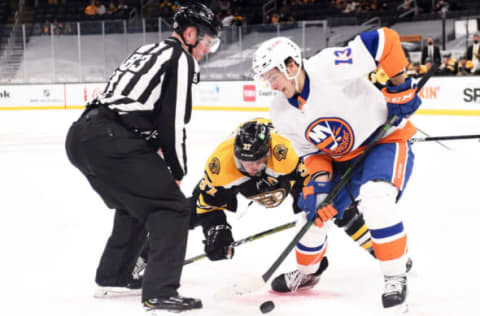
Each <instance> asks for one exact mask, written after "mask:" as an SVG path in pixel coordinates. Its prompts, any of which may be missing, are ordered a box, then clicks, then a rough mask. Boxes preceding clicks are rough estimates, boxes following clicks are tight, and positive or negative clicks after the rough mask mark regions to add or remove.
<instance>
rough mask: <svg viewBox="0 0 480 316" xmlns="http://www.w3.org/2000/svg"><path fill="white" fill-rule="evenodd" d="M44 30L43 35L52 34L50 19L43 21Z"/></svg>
mask: <svg viewBox="0 0 480 316" xmlns="http://www.w3.org/2000/svg"><path fill="white" fill-rule="evenodd" d="M42 32H43V35H50V21H49V20H45V22H43V27H42Z"/></svg>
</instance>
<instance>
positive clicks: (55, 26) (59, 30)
mask: <svg viewBox="0 0 480 316" xmlns="http://www.w3.org/2000/svg"><path fill="white" fill-rule="evenodd" d="M52 30H53V34H55V35H61V34H63V23H61V22H58V21H57V20H55V21H53V23H52Z"/></svg>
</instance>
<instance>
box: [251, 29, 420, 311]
mask: <svg viewBox="0 0 480 316" xmlns="http://www.w3.org/2000/svg"><path fill="white" fill-rule="evenodd" d="M407 64H408V62H407V59H406V58H405V55H404V52H403V49H402V47H401V44H400V39H399V36H398V34H397V33H396V32H395V31H393V30H391V29H389V28H381V29H378V30H375V31H370V32H364V33H362V34H360V35H359V36H357V37H356V38H355V39H354V40H352V41H351V42H349V44H348V46H346V47H341V48H338V47H337V48H326V49H324V50H322V51H321V52H319V53H318V54H317V55H315V56H313V57H311V58H310V59H308V60H303V59H302V56H301V51H300V48H299V47H298V46H297V45H296V44H295V43H294V42H292V41H291V40H290V39H288V38H285V37H277V38H273V39H270V40H268V41H266V42H264V43H262V44H261V46H260V47H259V48H258V49H257V51H256V52H255V55H254V58H253V71H254V72H255V74H256V76H257V77H259V78H261V79H263V80H264V81H265V82H267V83H268V84H269V85H270V86H271V88H272V89H273V90H276V91H278V92H280V93H278V94H277V95H276V96H275V98H274V100H273V101H272V104H271V107H270V116H271V119H272V121H273V124H274V125H275V126H276V127H277V129H278V131H279V133H280V134H281V135H283V136H285V137H287V138H288V139H290V141H291V142H292V144H293V146H294V148H295V150H296V151H297V153H298V154H299V156H301V157H303V158H304V161H305V166H306V168H307V170H308V171H309V173H310V174H311V175H312V180H311V181H310V182H309V184H308V185H307V186H306V187H305V188H304V190H303V193H302V195H301V197H300V199H299V206H300V207H301V208H302V209H303V210H304V211H305V214H306V216H305V217H306V219H305V220H313V218H314V216H315V213H317V214H318V216H317V219H316V220H315V224H314V225H312V227H311V228H310V230H309V231H308V232H307V233H306V234H305V236H304V237H303V238H302V239H301V240H300V242H299V243H298V244H297V246H296V258H297V266H298V269H297V270H295V271H293V272H289V273H285V274H282V275H280V276H278V277H277V278H275V280H274V281H273V282H272V289H273V290H277V286H278V285H279V284H281V285H283V286H287V287H288V288H289V289H290V290H291V291H292V292H293V291H296V290H297V289H299V288H301V287H302V284H304V283H308V280H309V279H310V278H311V275H313V274H314V273H315V272H316V271H317V269H318V268H319V265H320V262H321V260H322V258H323V256H324V255H325V252H326V249H327V235H326V229H325V225H323V223H324V222H326V221H328V220H329V219H331V218H333V217H334V218H337V219H339V218H340V219H341V218H342V216H343V212H344V210H345V208H346V207H347V206H348V205H349V204H350V203H351V202H352V199H355V200H359V201H360V203H359V205H358V208H359V209H360V211H361V212H362V213H363V214H364V216H365V222H366V224H367V226H368V228H369V229H370V231H371V235H372V242H373V247H374V250H375V255H376V258H377V259H378V261H379V263H380V268H381V271H382V272H383V275H384V279H385V290H384V293H383V295H382V303H383V306H384V308H386V309H388V310H389V311H390V310H401V311H405V310H406V294H407V276H406V268H405V267H406V262H407V260H408V257H407V234H406V232H405V229H404V225H403V222H402V216H401V214H400V212H399V210H398V208H397V206H396V203H397V201H398V199H399V198H400V196H401V194H402V192H403V190H404V189H405V186H406V184H407V181H408V179H409V177H410V174H411V171H412V167H413V158H414V156H413V153H412V151H411V148H410V145H409V143H408V142H407V140H408V139H409V138H410V137H412V136H413V135H414V134H415V132H416V129H415V127H414V126H413V124H411V123H410V122H409V121H408V116H409V115H411V114H412V113H414V112H415V110H416V109H417V108H418V107H419V106H420V103H421V101H420V99H419V98H418V96H417V93H416V88H415V86H414V85H413V84H412V81H411V79H410V78H408V79H406V78H405V76H404V74H403V70H404V68H405V67H406V66H407ZM377 65H380V66H381V67H382V68H383V69H384V70H385V72H386V73H387V75H388V76H389V77H390V80H389V81H388V82H387V85H386V88H385V89H384V90H383V91H380V90H378V89H377V88H376V87H375V86H374V85H373V84H371V83H370V82H369V81H368V74H369V73H370V72H371V71H372V70H374V69H375V68H376V67H377ZM382 92H383V93H382ZM392 115H397V116H398V117H399V120H397V122H396V123H395V127H394V128H391V129H390V130H389V131H388V133H387V134H386V136H385V137H384V138H382V139H381V140H380V141H379V143H378V144H377V145H376V146H375V147H374V148H372V150H371V151H370V152H369V154H368V155H367V156H366V157H365V159H364V161H363V162H362V163H361V164H360V165H359V167H358V168H356V170H354V172H353V177H352V180H351V181H350V182H349V183H348V184H347V185H346V186H345V187H344V188H343V189H342V190H341V191H340V193H339V194H338V196H337V198H336V199H335V200H334V201H333V203H332V204H330V205H328V206H327V207H324V208H322V209H317V206H318V205H319V204H320V203H321V202H322V201H323V200H324V199H325V197H326V196H327V195H328V193H329V192H330V190H331V188H332V187H333V186H334V185H335V184H336V183H338V181H339V180H340V178H341V177H342V174H343V172H344V171H345V170H346V169H347V168H348V166H349V165H350V164H351V162H352V161H353V160H354V159H355V158H356V157H358V156H359V155H360V154H361V152H362V151H363V150H364V149H365V147H366V145H367V144H369V142H370V140H371V139H372V137H373V135H375V132H376V131H377V129H378V128H379V127H380V126H381V125H382V124H383V123H385V122H386V121H387V119H388V118H389V117H391V116H392ZM299 225H301V226H303V225H304V223H299Z"/></svg>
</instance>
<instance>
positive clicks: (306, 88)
mask: <svg viewBox="0 0 480 316" xmlns="http://www.w3.org/2000/svg"><path fill="white" fill-rule="evenodd" d="M309 95H310V79H309V78H308V75H307V73H306V72H305V83H304V85H303V89H302V91H301V92H300V93H296V94H295V95H294V96H293V97H291V98H288V103H290V104H291V105H293V106H294V107H296V108H297V109H299V110H302V109H303V106H304V105H305V103H306V102H307V99H308V96H309Z"/></svg>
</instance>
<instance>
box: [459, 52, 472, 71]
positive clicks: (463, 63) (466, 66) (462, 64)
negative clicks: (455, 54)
mask: <svg viewBox="0 0 480 316" xmlns="http://www.w3.org/2000/svg"><path fill="white" fill-rule="evenodd" d="M472 69H473V62H472V61H471V60H468V59H467V58H466V57H465V56H462V57H461V58H460V60H459V61H458V70H457V76H468V75H471V74H472Z"/></svg>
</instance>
